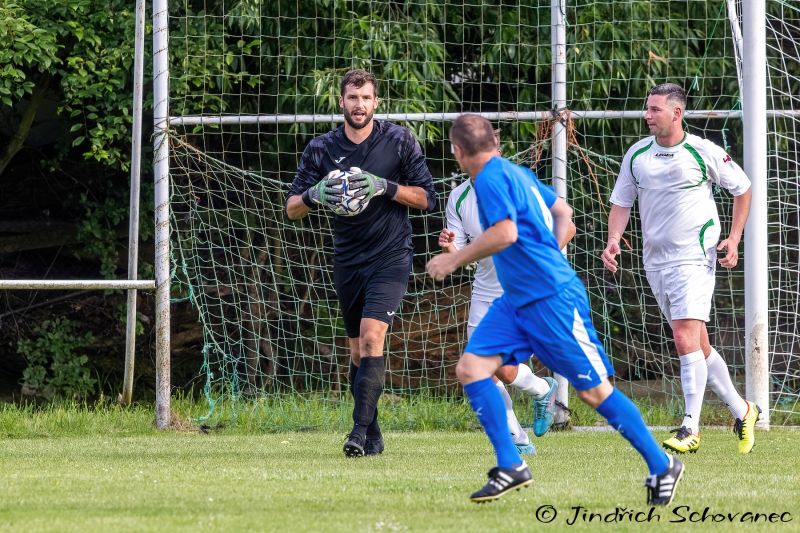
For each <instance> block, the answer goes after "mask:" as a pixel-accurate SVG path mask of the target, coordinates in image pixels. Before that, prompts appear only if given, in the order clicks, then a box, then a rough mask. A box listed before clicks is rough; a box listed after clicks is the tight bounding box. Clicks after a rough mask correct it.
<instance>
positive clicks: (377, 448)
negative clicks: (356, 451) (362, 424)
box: [364, 435, 383, 455]
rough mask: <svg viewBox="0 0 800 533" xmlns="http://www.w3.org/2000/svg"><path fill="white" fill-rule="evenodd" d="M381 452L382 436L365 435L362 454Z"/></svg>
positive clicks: (377, 453)
mask: <svg viewBox="0 0 800 533" xmlns="http://www.w3.org/2000/svg"><path fill="white" fill-rule="evenodd" d="M382 453H383V437H381V436H380V435H378V436H377V437H367V440H366V441H365V442H364V455H380V454H382Z"/></svg>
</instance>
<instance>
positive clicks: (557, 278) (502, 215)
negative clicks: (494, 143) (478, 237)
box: [475, 157, 576, 307]
mask: <svg viewBox="0 0 800 533" xmlns="http://www.w3.org/2000/svg"><path fill="white" fill-rule="evenodd" d="M475 194H476V195H477V198H478V214H479V216H480V220H481V225H482V226H483V229H484V230H486V229H488V228H490V227H491V226H493V225H495V224H496V223H498V222H500V221H502V220H505V219H510V220H511V221H513V222H514V223H516V225H517V241H516V242H515V243H514V244H512V245H511V246H508V247H507V248H505V249H504V250H503V251H501V252H499V253H497V254H495V255H494V265H495V269H496V270H497V277H498V278H499V279H500V285H502V287H503V290H504V291H505V294H506V296H507V298H508V299H509V301H510V302H511V303H512V305H514V306H515V307H522V306H524V305H526V304H529V303H531V302H535V301H537V300H541V299H543V298H547V297H549V296H552V295H554V294H557V293H559V291H560V290H561V289H562V288H563V287H565V286H566V285H567V284H568V283H570V282H571V281H572V280H573V279H575V278H576V274H575V271H574V270H573V269H572V267H571V266H570V265H569V263H568V262H567V260H566V258H565V257H564V255H563V254H562V253H561V250H560V249H559V248H558V242H557V241H556V237H555V235H554V234H553V216H552V214H551V213H550V207H552V205H553V204H554V203H555V201H556V200H557V199H558V197H557V196H556V194H555V193H554V192H553V190H552V189H551V188H550V187H548V186H546V185H544V184H543V183H541V182H540V181H539V180H538V179H537V177H536V175H535V174H534V173H533V172H531V171H530V170H529V169H527V168H525V167H521V166H519V165H515V164H514V163H511V162H510V161H508V160H506V159H503V158H502V157H493V158H492V159H490V160H489V162H488V163H486V166H484V167H483V169H482V170H481V171H480V173H479V174H478V175H477V176H475Z"/></svg>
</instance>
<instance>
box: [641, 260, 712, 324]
mask: <svg viewBox="0 0 800 533" xmlns="http://www.w3.org/2000/svg"><path fill="white" fill-rule="evenodd" d="M714 274H715V268H714V267H711V266H708V265H679V266H675V267H670V268H665V269H662V270H653V271H647V281H648V282H649V283H650V288H651V289H653V296H655V297H656V301H657V302H658V307H659V308H661V312H662V313H663V314H664V317H665V318H666V319H667V322H669V323H670V325H672V321H673V320H681V319H686V318H691V319H695V320H702V321H703V322H708V320H709V318H710V316H711V298H713V296H714Z"/></svg>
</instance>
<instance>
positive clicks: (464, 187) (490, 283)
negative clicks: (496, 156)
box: [445, 179, 503, 302]
mask: <svg viewBox="0 0 800 533" xmlns="http://www.w3.org/2000/svg"><path fill="white" fill-rule="evenodd" d="M445 212H446V215H447V227H448V228H449V229H450V230H451V231H453V233H455V241H454V242H455V245H456V247H457V248H458V249H461V248H463V247H464V246H466V245H467V244H469V243H470V242H472V241H474V240H475V239H477V238H478V237H479V236H480V235H481V234H482V233H483V228H482V227H481V223H480V218H479V217H478V197H477V196H476V195H475V189H474V188H473V187H472V184H471V183H470V181H469V180H468V179H467V180H465V181H464V182H463V183H462V184H460V185H459V186H458V187H456V188H455V189H453V191H452V192H451V193H450V196H449V197H448V198H447V208H446V210H445ZM502 295H503V288H502V287H501V286H500V281H499V280H498V279H497V272H496V271H495V269H494V262H493V261H492V258H491V257H485V258H483V259H481V260H480V261H478V268H477V269H475V279H474V281H473V283H472V298H473V299H476V300H481V301H485V302H491V301H494V300H495V299H496V298H499V297H500V296H502Z"/></svg>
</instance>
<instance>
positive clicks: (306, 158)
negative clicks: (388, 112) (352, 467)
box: [286, 69, 436, 457]
mask: <svg viewBox="0 0 800 533" xmlns="http://www.w3.org/2000/svg"><path fill="white" fill-rule="evenodd" d="M340 94H341V96H340V98H339V106H340V107H341V108H342V111H343V113H344V119H345V122H344V124H343V125H342V126H340V127H338V128H336V129H335V130H333V131H331V132H328V133H326V134H324V135H320V136H318V137H315V138H314V139H312V140H311V142H309V143H308V146H306V149H305V150H304V151H303V156H302V157H301V158H300V165H299V166H298V168H297V175H296V176H295V179H294V181H293V182H292V185H291V189H290V191H289V198H288V199H287V201H286V215H287V216H288V218H290V219H291V220H298V219H301V218H303V217H305V216H306V215H308V213H309V212H311V211H312V210H314V209H317V208H319V207H328V208H331V209H333V208H335V207H337V203H338V201H339V200H340V199H341V189H340V190H339V192H338V194H339V196H338V198H337V191H336V188H335V187H334V186H333V183H332V178H331V179H329V178H328V176H329V175H330V173H331V172H332V171H339V170H347V169H349V168H352V167H358V168H359V169H360V171H359V174H358V175H356V176H353V178H351V180H353V181H351V182H350V185H351V187H353V188H355V189H359V190H361V192H360V195H361V197H362V198H363V199H364V200H365V201H367V202H368V205H367V207H366V208H365V209H364V210H363V211H362V212H360V213H359V214H357V215H355V216H340V215H338V214H336V215H334V216H333V221H332V224H331V225H332V227H333V236H334V239H333V247H334V266H333V282H334V286H335V289H336V296H337V297H338V299H339V304H340V307H341V311H342V318H343V319H344V326H345V330H346V331H347V337H348V343H349V346H350V391H351V392H352V394H353V400H354V406H353V429H352V430H351V431H350V433H349V434H348V435H347V439H346V440H345V443H344V446H343V451H344V454H345V456H347V457H363V456H365V455H378V454H380V453H382V452H383V450H384V441H383V436H382V434H381V429H380V425H379V424H378V407H377V405H378V399H379V398H380V396H381V394H382V393H383V387H384V383H385V375H384V373H385V362H384V357H383V350H384V344H385V339H386V332H387V331H388V330H389V326H390V325H391V323H392V320H393V318H394V314H395V312H396V311H397V308H398V307H399V306H400V301H401V300H402V298H403V295H404V294H405V293H406V289H407V287H408V279H409V275H410V274H411V261H412V257H413V252H414V251H413V248H412V245H411V221H410V220H409V218H408V209H409V208H413V209H419V210H424V211H431V210H432V209H433V208H434V205H435V204H436V193H435V191H434V189H433V177H432V176H431V173H430V170H428V165H427V163H426V162H425V156H424V155H423V153H422V148H421V147H420V145H419V143H418V142H417V140H416V139H415V138H414V136H413V135H412V134H411V132H410V131H409V130H408V129H407V128H404V127H402V126H398V125H397V124H392V123H390V122H386V121H384V120H373V118H372V116H373V113H374V111H375V109H376V108H377V106H378V103H379V101H378V81H377V80H376V79H375V76H373V75H372V74H370V73H369V72H366V71H364V70H360V69H354V70H350V71H348V72H347V73H346V74H345V75H344V77H343V78H342V82H341V85H340Z"/></svg>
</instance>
